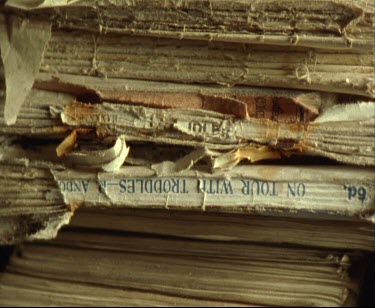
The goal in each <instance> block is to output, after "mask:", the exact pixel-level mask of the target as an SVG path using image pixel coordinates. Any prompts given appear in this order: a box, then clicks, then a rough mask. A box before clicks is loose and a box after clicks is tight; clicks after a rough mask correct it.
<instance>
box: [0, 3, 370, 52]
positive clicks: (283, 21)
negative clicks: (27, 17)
mask: <svg viewBox="0 0 375 308" xmlns="http://www.w3.org/2000/svg"><path fill="white" fill-rule="evenodd" d="M6 5H7V6H8V7H12V8H18V9H23V10H29V11H30V12H33V10H35V11H38V10H39V11H40V10H43V9H45V10H47V11H48V9H49V8H50V9H53V11H52V10H50V13H52V14H53V17H54V19H55V22H56V24H58V25H59V26H61V27H63V28H68V29H80V30H89V31H92V32H97V33H120V34H127V35H129V34H131V35H143V36H150V37H167V38H178V39H193V40H205V41H222V42H235V43H253V44H254V43H255V44H273V45H290V46H296V45H297V46H308V47H314V48H330V49H356V50H361V51H363V50H371V49H372V44H373V43H371V42H373V37H372V36H371V33H373V31H371V30H372V29H371V24H372V18H373V3H372V1H371V0H360V1H358V0H357V1H353V0H332V1H330V0H322V1H312V2H308V3H303V4H302V3H301V2H300V1H296V0H288V1H283V2H280V1H275V0H272V1H256V0H252V1H214V0H211V1H206V2H202V1H200V0H196V1H191V0H190V1H178V0H172V1H167V2H166V1H164V0H153V1H150V0H133V1H100V0H99V1H97V0H82V1H67V0H61V1H57V0H55V1H54V0H46V1H43V0H41V1H21V0H8V1H7V3H6ZM77 8H79V10H77ZM275 11H280V12H283V14H275V13H274V12H275ZM36 14H37V13H36ZM321 20H327V22H326V23H322V22H320V21H321Z"/></svg>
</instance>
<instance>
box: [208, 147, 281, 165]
mask: <svg viewBox="0 0 375 308" xmlns="http://www.w3.org/2000/svg"><path fill="white" fill-rule="evenodd" d="M244 159H247V160H248V161H249V162H250V163H255V162H258V161H262V160H268V159H281V154H280V152H279V151H277V150H275V149H273V148H272V147H269V146H254V145H248V146H245V147H242V148H239V149H236V150H232V151H230V152H227V153H224V154H222V155H220V156H218V157H213V158H212V159H211V166H212V169H213V170H215V169H225V170H228V169H232V168H233V167H235V166H236V165H238V164H239V163H240V162H241V161H242V160H244Z"/></svg>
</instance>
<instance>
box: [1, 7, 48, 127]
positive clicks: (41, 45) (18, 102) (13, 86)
mask: <svg viewBox="0 0 375 308" xmlns="http://www.w3.org/2000/svg"><path fill="white" fill-rule="evenodd" d="M50 36H51V24H50V23H49V22H40V21H34V20H29V19H26V18H21V17H17V16H10V17H9V18H7V16H5V15H2V14H0V49H1V60H2V63H3V66H4V78H5V105H4V119H5V123H6V124H8V125H11V124H14V123H15V122H16V119H17V115H18V113H19V111H20V109H21V106H22V104H23V103H24V101H25V99H26V97H27V95H28V93H29V91H30V89H31V87H32V86H33V83H34V80H35V77H36V76H37V74H38V72H39V67H40V63H41V60H42V56H43V52H44V49H45V46H46V43H47V41H48V40H49V38H50Z"/></svg>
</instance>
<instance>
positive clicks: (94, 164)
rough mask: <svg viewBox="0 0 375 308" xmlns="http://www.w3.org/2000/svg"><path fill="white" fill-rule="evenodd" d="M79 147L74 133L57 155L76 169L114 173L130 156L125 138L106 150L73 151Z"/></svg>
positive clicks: (64, 142)
mask: <svg viewBox="0 0 375 308" xmlns="http://www.w3.org/2000/svg"><path fill="white" fill-rule="evenodd" d="M76 145H77V133H76V131H73V132H72V133H71V134H70V135H69V136H68V137H66V138H65V139H64V141H63V142H62V143H60V145H59V146H58V147H57V149H56V153H57V155H58V156H59V154H60V157H62V159H63V160H64V162H66V163H68V164H72V165H74V166H76V167H78V168H79V167H82V168H88V169H100V170H103V171H106V172H114V171H117V170H119V169H120V167H121V166H122V165H123V164H124V162H125V160H126V158H127V157H128V154H129V147H128V146H127V145H126V140H125V136H123V135H121V136H120V137H118V138H117V139H116V142H115V144H114V145H113V146H112V147H111V148H109V149H105V150H93V151H72V150H73V148H74V147H76Z"/></svg>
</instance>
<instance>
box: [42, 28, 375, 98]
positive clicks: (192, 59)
mask: <svg viewBox="0 0 375 308" xmlns="http://www.w3.org/2000/svg"><path fill="white" fill-rule="evenodd" d="M77 41H80V42H81V44H80V45H79V46H77V45H76V42H77ZM160 41H162V44H161V43H160ZM149 59H152V61H150V60H149ZM41 72H45V73H49V74H54V75H57V77H58V74H72V75H86V76H102V77H104V78H120V79H122V78H124V79H139V80H153V81H161V82H175V83H176V82H178V83H196V84H197V83H199V84H218V85H222V86H223V85H225V86H228V87H232V86H237V85H244V86H258V87H275V88H289V89H303V90H313V91H324V92H333V93H347V94H356V95H362V96H367V97H371V98H372V97H373V88H372V87H373V80H374V67H373V55H372V53H371V52H369V51H367V52H366V53H357V52H354V51H345V50H344V51H343V50H338V51H332V50H327V49H312V48H304V47H282V46H274V45H257V44H243V45H241V47H240V48H239V46H238V44H234V43H221V42H204V41H195V40H178V39H160V40H157V39H155V38H152V37H146V36H144V37H137V36H129V35H121V36H119V35H114V34H112V35H111V34H106V35H97V36H96V35H95V34H92V33H90V32H82V31H73V32H67V31H64V30H56V31H53V33H52V37H51V39H50V41H49V43H48V45H47V49H46V52H45V55H44V57H43V61H42V65H41Z"/></svg>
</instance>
